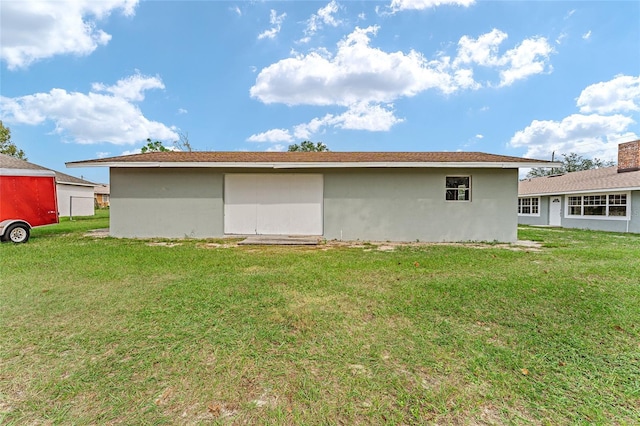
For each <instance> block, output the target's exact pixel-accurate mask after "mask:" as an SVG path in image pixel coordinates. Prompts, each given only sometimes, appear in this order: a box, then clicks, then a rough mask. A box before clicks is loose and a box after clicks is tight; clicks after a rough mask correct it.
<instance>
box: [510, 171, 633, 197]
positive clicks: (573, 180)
mask: <svg viewBox="0 0 640 426" xmlns="http://www.w3.org/2000/svg"><path fill="white" fill-rule="evenodd" d="M623 189H624V190H629V189H635V190H640V171H633V172H624V173H618V167H617V166H613V167H603V168H599V169H592V170H584V171H580V172H572V173H567V174H564V175H558V176H543V177H538V178H532V179H525V180H522V181H520V182H519V184H518V194H519V195H542V194H565V193H574V192H599V191H609V190H623Z"/></svg>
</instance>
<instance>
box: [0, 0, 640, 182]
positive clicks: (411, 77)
mask: <svg viewBox="0 0 640 426" xmlns="http://www.w3.org/2000/svg"><path fill="white" fill-rule="evenodd" d="M639 22H640V2H637V1H621V2H616V1H579V2H568V1H566V2H565V1H473V0H385V1H353V0H351V1H154V0H147V1H138V0H104V1H95V0H77V1H71V2H67V1H61V0H57V1H28V0H19V1H18V0H2V2H0V28H1V29H0V32H1V33H0V37H1V39H0V59H1V68H0V73H1V74H0V84H1V86H0V119H1V120H2V121H3V123H4V124H5V125H6V126H8V127H9V128H10V129H11V132H12V140H13V142H15V143H16V144H17V145H18V146H19V147H20V148H22V149H23V150H24V151H25V152H26V154H27V156H28V157H29V160H30V161H32V162H34V163H36V164H40V165H43V166H45V167H49V168H52V169H55V170H59V171H63V172H66V173H69V174H73V175H76V176H83V177H84V178H85V179H88V180H92V181H95V182H106V181H107V180H108V172H107V170H106V169H94V168H86V169H66V168H65V165H64V163H65V162H67V161H76V160H86V159H92V158H98V157H105V156H116V155H121V154H126V153H133V152H136V150H137V149H138V150H139V148H140V147H142V146H143V145H144V144H145V140H146V139H147V138H151V139H153V140H161V141H163V142H164V144H165V146H171V145H172V141H174V140H177V139H178V138H179V137H180V135H181V134H182V135H187V137H188V140H189V142H190V144H191V145H192V147H193V148H194V149H196V150H219V151H237V150H243V151H267V150H286V148H287V147H288V145H289V144H292V143H298V142H301V141H303V140H311V141H314V142H317V141H322V142H324V143H325V144H326V145H327V146H328V147H329V148H330V149H331V150H333V151H482V152H489V153H495V154H506V155H514V156H526V157H532V158H539V159H550V158H551V153H552V152H553V151H555V152H556V155H559V154H563V153H565V154H568V153H570V152H576V153H579V154H581V155H584V156H586V157H598V158H601V159H614V160H615V158H616V148H617V144H618V143H620V142H626V141H630V140H634V139H637V138H639V136H638V135H640V124H639V122H640V112H639V111H640V24H639Z"/></svg>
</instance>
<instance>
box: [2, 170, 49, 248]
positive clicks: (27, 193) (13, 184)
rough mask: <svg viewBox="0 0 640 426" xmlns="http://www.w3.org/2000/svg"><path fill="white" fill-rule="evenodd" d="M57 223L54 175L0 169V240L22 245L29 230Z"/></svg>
mask: <svg viewBox="0 0 640 426" xmlns="http://www.w3.org/2000/svg"><path fill="white" fill-rule="evenodd" d="M53 223H58V201H57V196H56V174H55V172H53V171H49V170H31V169H5V168H0V240H2V241H12V242H14V243H25V242H27V240H29V235H30V233H31V228H33V227H35V226H42V225H50V224H53Z"/></svg>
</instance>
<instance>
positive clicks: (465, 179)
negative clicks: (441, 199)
mask: <svg viewBox="0 0 640 426" xmlns="http://www.w3.org/2000/svg"><path fill="white" fill-rule="evenodd" d="M445 199H446V200H447V201H470V200H471V176H447V182H446V189H445Z"/></svg>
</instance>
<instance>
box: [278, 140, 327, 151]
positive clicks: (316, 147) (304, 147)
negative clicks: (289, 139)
mask: <svg viewBox="0 0 640 426" xmlns="http://www.w3.org/2000/svg"><path fill="white" fill-rule="evenodd" d="M288 151H289V152H321V151H329V148H327V146H326V145H325V144H324V143H322V142H316V143H313V142H311V141H304V142H301V143H300V145H298V144H297V143H295V144H293V145H289V149H288Z"/></svg>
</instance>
